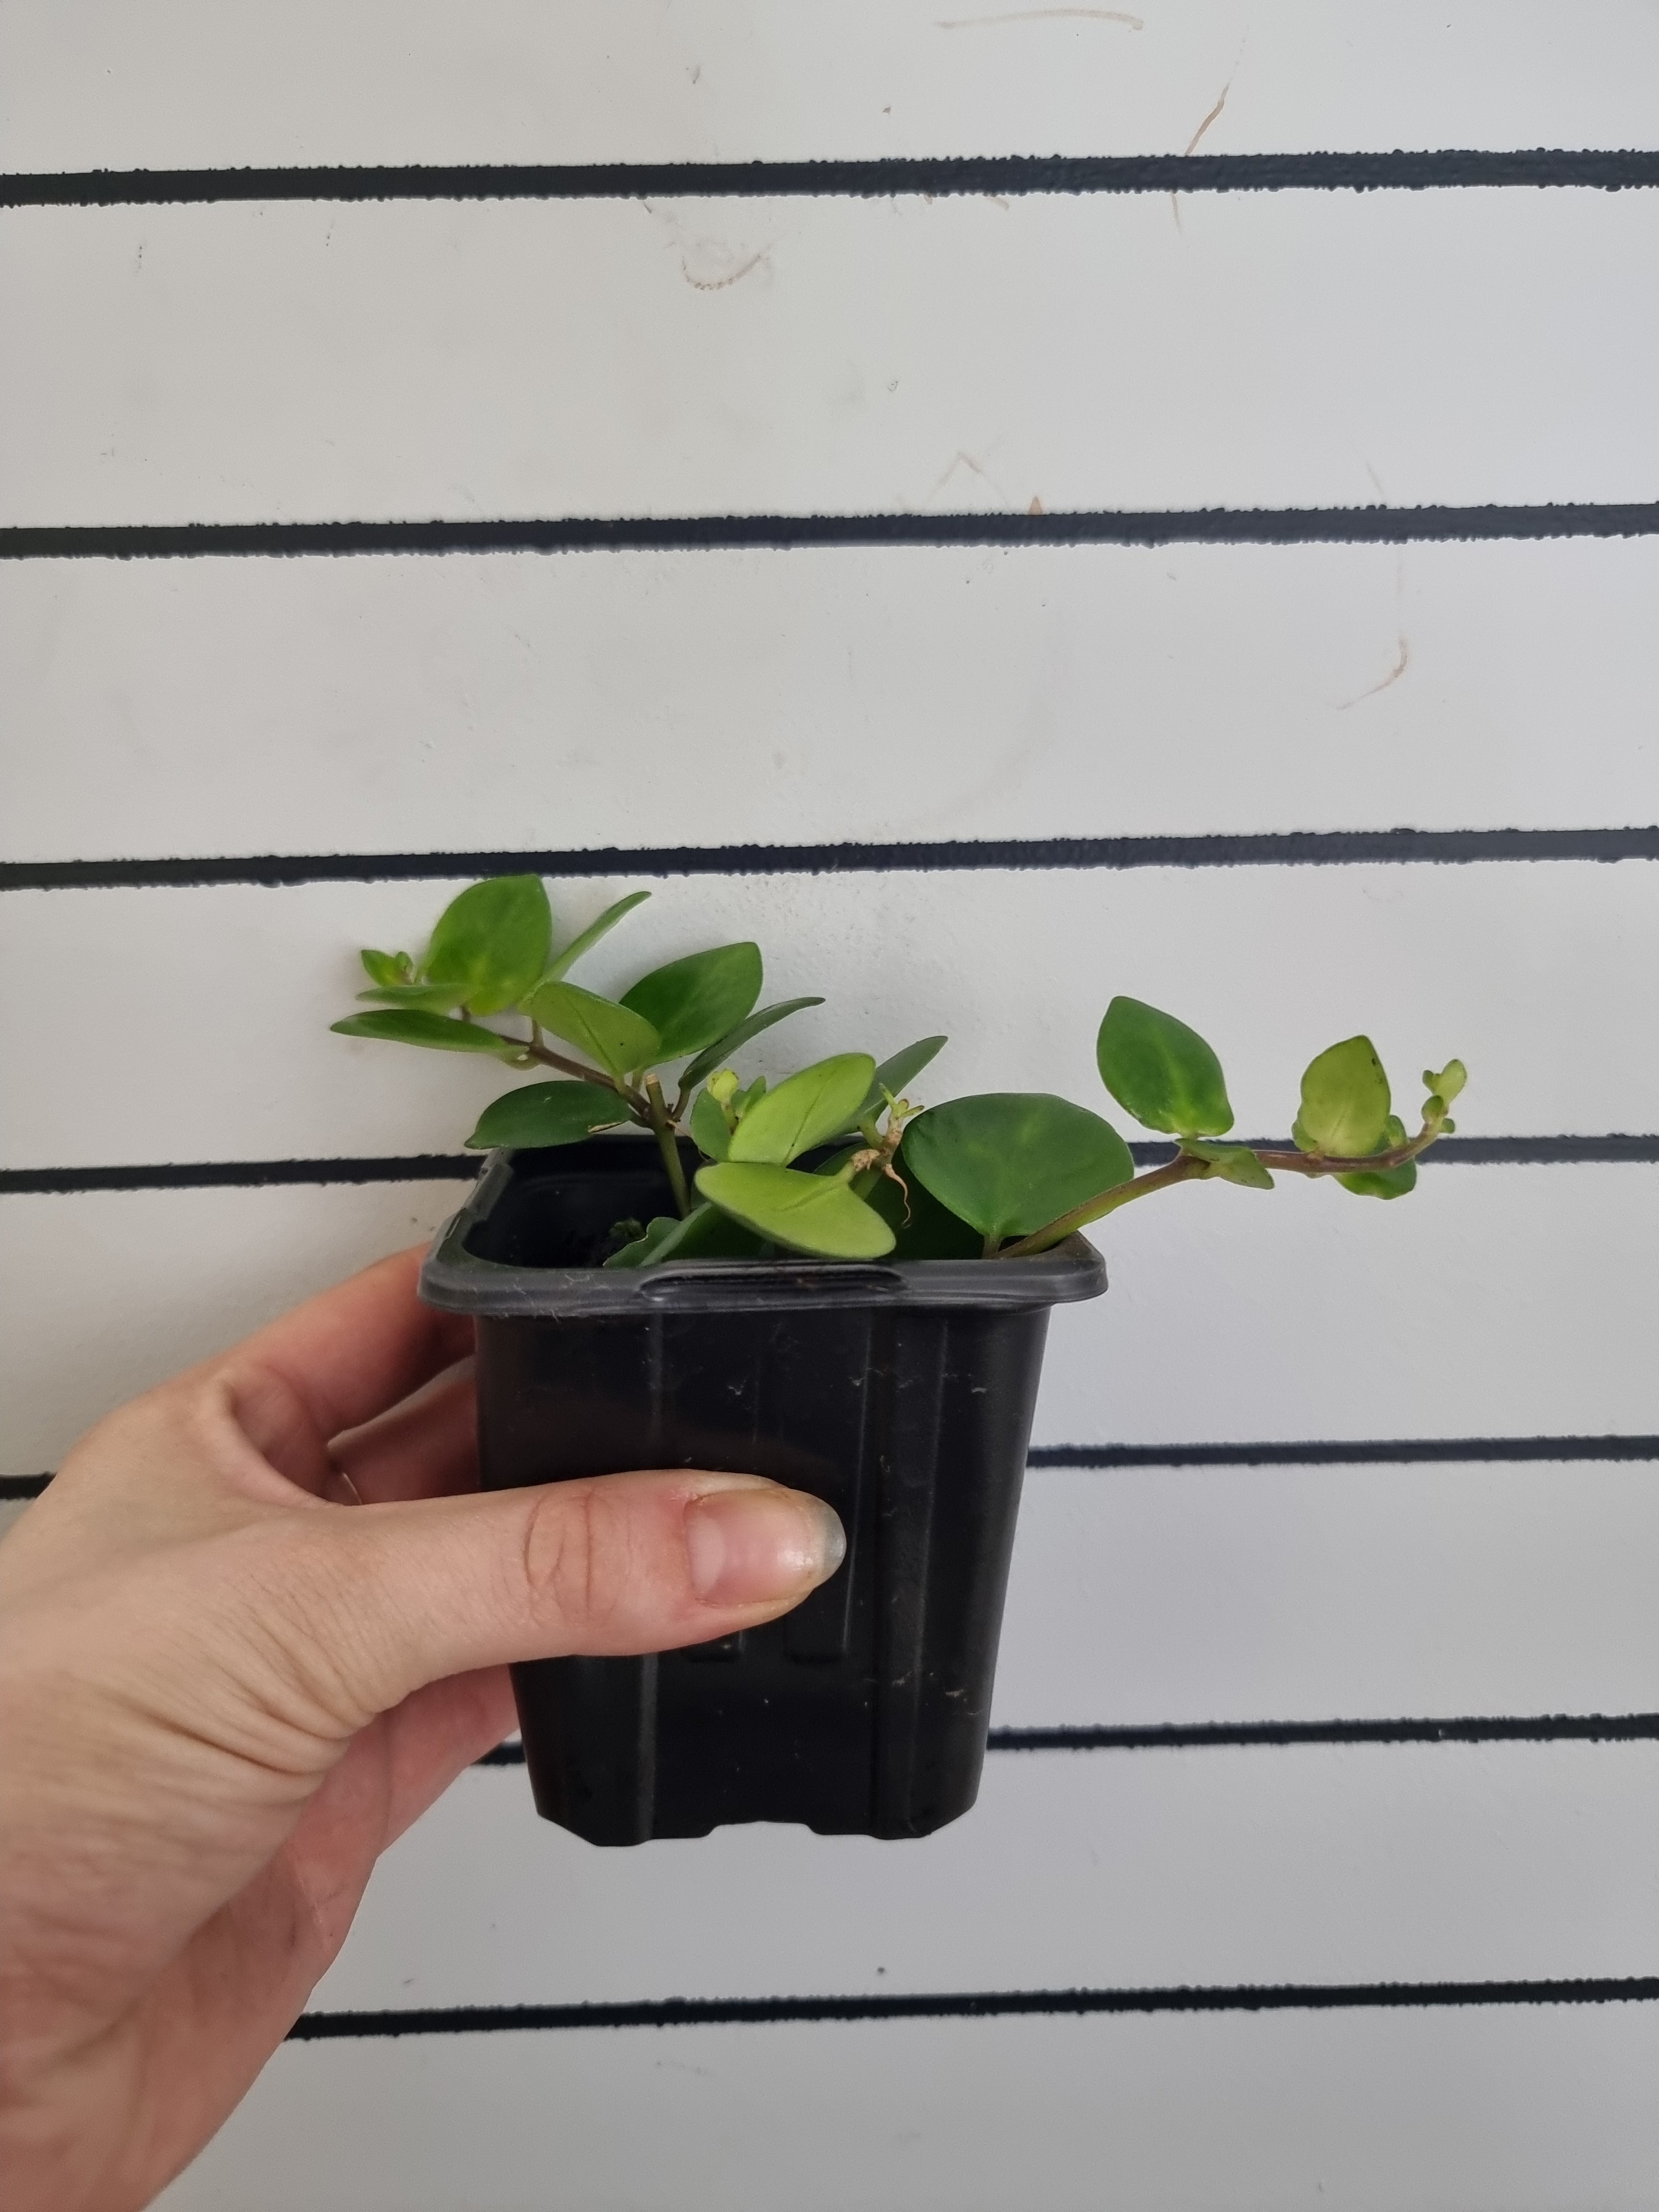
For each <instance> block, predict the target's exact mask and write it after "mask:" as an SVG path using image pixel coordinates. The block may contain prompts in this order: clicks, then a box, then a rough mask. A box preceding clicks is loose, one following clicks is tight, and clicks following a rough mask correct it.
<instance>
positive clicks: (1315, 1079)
mask: <svg viewBox="0 0 1659 2212" xmlns="http://www.w3.org/2000/svg"><path fill="white" fill-rule="evenodd" d="M1388 1126H1389V1079H1388V1077H1387V1076H1386V1075H1385V1074H1384V1073H1383V1063H1382V1061H1381V1060H1379V1059H1378V1058H1377V1056H1376V1046H1375V1045H1374V1044H1373V1043H1372V1042H1371V1041H1370V1038H1369V1037H1367V1036H1356V1037H1347V1038H1346V1039H1345V1040H1344V1041H1343V1042H1342V1043H1340V1044H1334V1045H1333V1046H1332V1047H1331V1048H1330V1050H1329V1051H1328V1052H1322V1053H1321V1054H1320V1055H1319V1057H1318V1059H1317V1060H1314V1061H1312V1062H1311V1063H1310V1066H1309V1068H1308V1072H1307V1073H1306V1074H1305V1075H1304V1077H1303V1079H1302V1110H1301V1112H1300V1113H1299V1114H1298V1115H1297V1118H1296V1123H1295V1126H1294V1127H1293V1128H1292V1129H1291V1136H1292V1138H1294V1139H1295V1141H1296V1143H1297V1146H1299V1148H1300V1149H1301V1150H1302V1151H1303V1152H1325V1153H1328V1154H1330V1155H1331V1156H1332V1157H1333V1158H1337V1159H1358V1158H1359V1157H1360V1155H1361V1154H1362V1153H1364V1152H1377V1151H1379V1150H1380V1149H1381V1148H1382V1145H1383V1135H1384V1133H1385V1132H1386V1130H1387V1128H1388Z"/></svg>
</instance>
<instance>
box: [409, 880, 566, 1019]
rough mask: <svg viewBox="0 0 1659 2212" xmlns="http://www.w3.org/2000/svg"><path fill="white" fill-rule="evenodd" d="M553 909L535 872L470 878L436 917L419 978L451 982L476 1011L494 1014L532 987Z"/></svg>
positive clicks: (545, 951) (544, 954) (547, 944)
mask: <svg viewBox="0 0 1659 2212" xmlns="http://www.w3.org/2000/svg"><path fill="white" fill-rule="evenodd" d="M552 941H553V915H552V911H551V909H550V908H549V906H548V903H547V892H546V890H545V888H544V885H543V883H542V879H541V878H540V877H539V876H493V877H491V878H489V881H488V882H486V883H482V884H470V885H469V886H468V888H467V889H466V890H464V891H463V892H462V893H461V894H460V896H459V897H458V898H453V899H452V900H451V901H450V902H449V904H448V905H447V907H446V908H444V910H443V912H442V913H441V915H439V917H438V926H437V927H436V928H435V930H434V931H433V933H432V942H431V944H430V945H428V947H427V949H426V959H425V961H424V962H423V963H422V980H423V981H427V982H428V983H451V984H453V985H454V986H455V987H456V988H457V989H458V990H459V992H460V994H461V997H460V1000H459V1004H461V1005H463V1006H469V1007H470V1008H471V1011H472V1012H474V1013H475V1014H499V1013H501V1012H502V1011H503V1009H505V1008H506V1007H507V1006H516V1005H517V1004H518V1002H519V1000H520V999H522V998H523V997H524V995H525V994H526V992H527V991H530V990H533V989H534V987H535V985H536V982H537V981H538V977H539V976H540V975H541V973H542V970H543V969H544V968H545V967H546V965H547V955H548V949H549V947H550V945H551V944H552Z"/></svg>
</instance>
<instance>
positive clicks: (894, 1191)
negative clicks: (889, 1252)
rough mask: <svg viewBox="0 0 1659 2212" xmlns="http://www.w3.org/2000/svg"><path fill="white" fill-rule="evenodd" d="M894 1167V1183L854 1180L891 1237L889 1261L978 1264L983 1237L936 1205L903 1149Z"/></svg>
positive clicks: (876, 1177)
mask: <svg viewBox="0 0 1659 2212" xmlns="http://www.w3.org/2000/svg"><path fill="white" fill-rule="evenodd" d="M894 1166H895V1168H896V1170H897V1173H898V1176H899V1177H900V1181H898V1182H895V1181H894V1180H893V1177H892V1176H886V1175H882V1174H879V1173H875V1172H872V1173H870V1174H867V1175H862V1176H859V1177H858V1178H857V1188H858V1191H859V1195H860V1197H861V1198H862V1199H863V1200H864V1202H865V1204H866V1206H869V1207H871V1208H872V1210H873V1211H874V1212H877V1213H878V1214H880V1216H881V1218H882V1219H883V1220H884V1222H885V1223H886V1224H887V1226H888V1227H889V1228H890V1230H891V1231H892V1232H893V1257H894V1258H895V1259H896V1260H977V1259H979V1258H980V1257H981V1255H982V1254H983V1252H984V1249H985V1238H984V1237H983V1235H982V1234H981V1231H979V1230H977V1229H975V1228H973V1227H972V1226H971V1225H969V1223H968V1222H966V1221H963V1219H962V1218H961V1217H960V1215H958V1214H955V1213H952V1212H951V1210H950V1208H949V1207H948V1206H941V1205H940V1204H939V1200H938V1199H936V1198H935V1197H934V1195H933V1192H932V1191H931V1190H929V1189H928V1188H927V1184H926V1183H925V1182H923V1181H922V1179H921V1176H919V1175H918V1174H917V1173H916V1172H915V1169H914V1168H913V1167H912V1165H911V1164H910V1161H909V1159H908V1157H907V1156H906V1152H905V1147H904V1146H902V1145H901V1146H900V1147H899V1152H898V1158H897V1159H896V1161H895V1162H894ZM866 1182H867V1183H868V1184H869V1185H870V1188H868V1189H866V1188H864V1186H865V1184H866Z"/></svg>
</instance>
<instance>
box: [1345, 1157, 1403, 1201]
mask: <svg viewBox="0 0 1659 2212" xmlns="http://www.w3.org/2000/svg"><path fill="white" fill-rule="evenodd" d="M1336 1180H1337V1182H1340V1184H1341V1186H1342V1188H1343V1189H1344V1190H1351V1191H1352V1192H1353V1193H1354V1194H1355V1195H1356V1197H1358V1198H1404V1196H1405V1195H1406V1193H1407V1191H1408V1190H1415V1189H1416V1188H1417V1162H1416V1161H1415V1160H1406V1161H1403V1162H1402V1163H1401V1165H1400V1166H1399V1167H1397V1168H1363V1169H1361V1170H1359V1171H1358V1173H1357V1174H1354V1175H1340V1176H1337V1178H1336Z"/></svg>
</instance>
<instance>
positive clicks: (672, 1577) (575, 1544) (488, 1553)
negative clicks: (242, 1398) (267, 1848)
mask: <svg viewBox="0 0 1659 2212" xmlns="http://www.w3.org/2000/svg"><path fill="white" fill-rule="evenodd" d="M287 1535H288V1538H289V1541H291V1542H293V1544H294V1556H293V1557H292V1559H290V1560H289V1563H288V1564H289V1576H285V1577H283V1579H284V1580H285V1581H287V1582H288V1583H289V1589H290V1591H292V1592H293V1594H294V1595H295V1597H296V1599H298V1602H297V1603H296V1604H295V1605H294V1606H293V1607H284V1611H285V1612H287V1613H289V1620H290V1622H291V1624H292V1626H294V1627H295V1628H296V1629H297V1630H299V1631H300V1632H301V1634H300V1637H299V1638H298V1639H296V1641H297V1642H298V1643H302V1644H303V1646H304V1649H303V1650H301V1649H299V1648H295V1649H291V1650H290V1652H289V1657H290V1659H291V1660H293V1661H295V1662H297V1663H300V1664H301V1665H303V1666H304V1667H305V1668H306V1671H307V1673H311V1672H312V1671H313V1669H317V1668H320V1669H321V1670H322V1674H323V1676H324V1677H325V1683H324V1682H323V1681H319V1687H322V1686H326V1689H327V1692H328V1703H329V1705H330V1706H331V1709H335V1710H337V1711H339V1713H340V1717H341V1719H342V1720H343V1721H344V1722H345V1723H347V1725H348V1726H349V1728H350V1729H357V1728H361V1727H362V1726H364V1725H365V1724H366V1723H368V1721H369V1720H370V1719H372V1718H373V1717H374V1715H375V1714H376V1713H380V1712H385V1711H389V1710H390V1709H391V1707H392V1706H393V1705H398V1704H399V1703H400V1702H401V1701H402V1699H404V1698H406V1697H408V1696H410V1694H411V1693H412V1692H414V1691H416V1690H418V1689H421V1688H422V1687H424V1686H425V1685H426V1684H427V1683H428V1682H435V1681H439V1680H443V1679H444V1678H445V1677H447V1676H448V1675H451V1674H465V1673H470V1672H471V1670H473V1669H474V1668H482V1667H494V1666H500V1665H501V1664H503V1663H504V1662H509V1661H513V1660H519V1659H551V1658H558V1657H562V1656H566V1655H568V1654H572V1653H577V1652H580V1653H583V1654H589V1655H594V1656H621V1655H623V1654H627V1653H633V1652H642V1651H669V1650H675V1649H676V1648H677V1647H678V1646H679V1645H682V1644H700V1643H705V1642H707V1641H708V1639H710V1638H714V1637H719V1636H730V1635H732V1634H733V1633H734V1632H736V1631H738V1629H742V1628H751V1627H754V1626H757V1624H758V1623H759V1622H761V1621H763V1620H773V1619H774V1618H775V1616H776V1615H777V1614H779V1613H787V1612H788V1610H789V1609H790V1607H792V1606H795V1605H799V1602H800V1601H801V1600H802V1598H804V1597H805V1595H807V1593H808V1592H809V1591H810V1590H812V1589H816V1588H817V1585H818V1584H819V1583H822V1582H824V1581H827V1580H828V1578H829V1576H831V1575H832V1574H834V1573H835V1571H836V1568H837V1567H838V1566H839V1565H841V1562H842V1559H843V1557H844V1556H845V1554H846V1550H847V1540H846V1537H845V1535H844V1534H843V1533H842V1524H841V1521H840V1519H839V1517H838V1516H837V1515H836V1512H835V1510H833V1508H832V1507H830V1506H829V1505H827V1504H824V1503H823V1500H822V1499H820V1498H813V1497H811V1496H809V1495H808V1494H807V1493H806V1492H803V1491H799V1490H786V1489H784V1488H783V1487H782V1486H781V1485H780V1484H778V1483H775V1482H767V1481H764V1480H762V1479H761V1478H760V1477H759V1476H757V1475H739V1474H702V1473H690V1472H686V1471H685V1470H683V1469H677V1470H675V1471H673V1472H671V1473H661V1474H609V1475H600V1476H595V1477H592V1478H591V1479H587V1480H577V1481H572V1482H559V1483H551V1484H549V1485H547V1486H544V1487H540V1488H535V1489H523V1490H503V1491H492V1492H482V1493H474V1494H472V1495H470V1496H467V1497H461V1498H427V1499H421V1500H417V1501H416V1502H413V1503H410V1504H395V1505H367V1506H351V1507H342V1508H340V1509H339V1510H337V1511H331V1512H329V1513H326V1514H315V1515H313V1514H310V1513H307V1514H304V1515H301V1516H295V1520H294V1521H292V1522H289V1528H288V1531H287ZM290 1577H293V1579H290ZM283 1640H284V1641H286V1640H287V1639H286V1638H284V1639H283Z"/></svg>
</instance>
